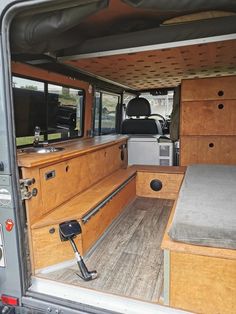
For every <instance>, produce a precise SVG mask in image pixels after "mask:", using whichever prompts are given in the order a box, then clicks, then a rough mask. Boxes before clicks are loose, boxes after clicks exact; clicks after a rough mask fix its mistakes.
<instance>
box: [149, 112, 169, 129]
mask: <svg viewBox="0 0 236 314" xmlns="http://www.w3.org/2000/svg"><path fill="white" fill-rule="evenodd" d="M153 116H157V117H159V118H161V119H162V120H163V125H162V129H164V128H165V127H166V125H167V122H166V119H165V118H164V117H163V116H162V115H161V114H159V113H152V114H150V115H149V117H153Z"/></svg>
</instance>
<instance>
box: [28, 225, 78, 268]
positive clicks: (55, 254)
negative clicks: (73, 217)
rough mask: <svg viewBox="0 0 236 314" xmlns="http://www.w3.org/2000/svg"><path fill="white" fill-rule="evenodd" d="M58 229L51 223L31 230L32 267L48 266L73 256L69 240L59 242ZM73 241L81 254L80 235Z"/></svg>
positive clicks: (70, 258)
mask: <svg viewBox="0 0 236 314" xmlns="http://www.w3.org/2000/svg"><path fill="white" fill-rule="evenodd" d="M58 229H59V226H58V225H51V226H47V227H43V228H39V229H33V230H32V231H31V232H32V250H33V252H32V253H31V255H32V256H33V269H40V268H44V267H48V266H51V265H54V264H58V263H62V262H65V261H68V260H72V259H74V258H75V257H74V253H73V250H72V247H71V245H70V243H69V241H65V242H61V239H60V236H59V230H58ZM75 242H76V244H77V246H78V250H79V252H80V253H81V254H82V253H83V252H82V240H81V235H79V236H77V237H76V240H75Z"/></svg>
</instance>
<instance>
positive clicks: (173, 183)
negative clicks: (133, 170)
mask: <svg viewBox="0 0 236 314" xmlns="http://www.w3.org/2000/svg"><path fill="white" fill-rule="evenodd" d="M183 177H184V174H183V173H157V172H153V173H152V172H150V173H148V172H143V171H138V173H137V178H136V191H137V196H141V197H154V198H164V199H172V200H175V199H176V197H177V195H178V193H179V189H180V186H181V183H182V180H183ZM152 180H160V181H161V182H162V188H161V190H160V191H154V190H152V189H151V186H150V183H151V181H152Z"/></svg>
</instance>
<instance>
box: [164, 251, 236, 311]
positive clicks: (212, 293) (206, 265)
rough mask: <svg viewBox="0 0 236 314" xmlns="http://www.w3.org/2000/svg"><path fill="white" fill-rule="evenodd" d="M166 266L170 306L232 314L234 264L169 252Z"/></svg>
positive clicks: (235, 280) (235, 292) (234, 305)
mask: <svg viewBox="0 0 236 314" xmlns="http://www.w3.org/2000/svg"><path fill="white" fill-rule="evenodd" d="M170 263H171V265H170V267H171V268H170V278H171V279H170V306H173V307H177V308H181V309H185V310H188V311H191V312H194V313H207V314H215V313H218V314H223V313H224V314H232V313H236V301H235V296H236V260H229V259H222V258H215V257H209V256H201V255H191V254H183V253H177V252H171V257H170Z"/></svg>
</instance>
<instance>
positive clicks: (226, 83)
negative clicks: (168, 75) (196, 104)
mask: <svg viewBox="0 0 236 314" xmlns="http://www.w3.org/2000/svg"><path fill="white" fill-rule="evenodd" d="M235 86H236V76H225V77H214V78H204V79H193V80H183V81H182V87H181V100H182V101H191V100H196V101H197V100H221V99H236V88H235Z"/></svg>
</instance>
